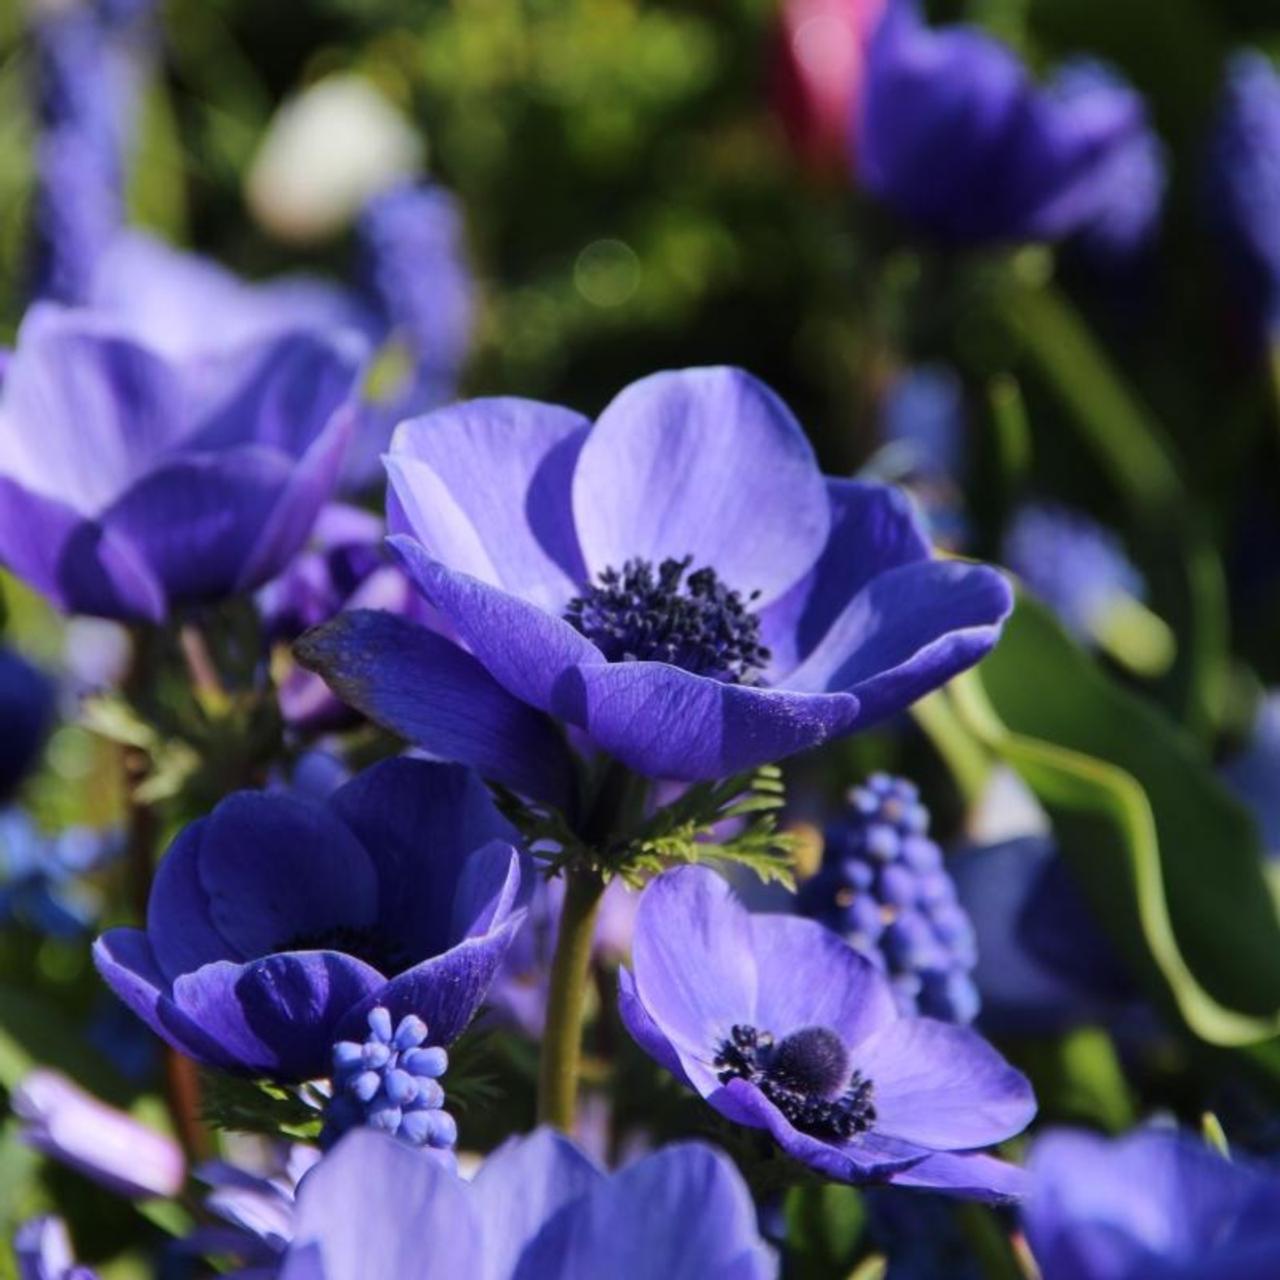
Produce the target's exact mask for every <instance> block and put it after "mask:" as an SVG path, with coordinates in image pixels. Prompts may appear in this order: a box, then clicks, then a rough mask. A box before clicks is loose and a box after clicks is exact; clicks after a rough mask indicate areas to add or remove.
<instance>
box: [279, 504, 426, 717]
mask: <svg viewBox="0 0 1280 1280" xmlns="http://www.w3.org/2000/svg"><path fill="white" fill-rule="evenodd" d="M258 607H259V609H260V611H261V613H262V617H263V622H264V624H265V626H266V630H267V634H268V635H269V636H270V637H271V638H272V639H274V640H286V641H292V640H296V639H297V638H298V637H299V636H300V635H302V633H303V632H304V631H307V630H308V629H310V628H311V627H314V626H318V625H319V624H320V623H322V622H327V621H328V620H329V619H330V618H332V617H334V616H336V615H337V614H338V613H339V612H340V611H341V610H343V609H381V610H385V611H387V612H388V613H395V614H400V615H401V616H403V617H408V618H414V619H417V620H419V621H426V619H427V613H428V610H427V606H426V602H425V601H424V600H423V599H422V596H421V595H420V594H419V592H418V590H417V588H416V587H414V585H413V583H412V582H411V581H410V579H409V578H408V577H407V575H406V574H405V572H404V570H403V569H402V568H401V567H400V566H399V564H398V563H395V562H393V561H392V560H391V558H390V557H389V556H388V554H387V552H386V550H385V547H384V528H383V523H382V521H381V520H380V519H379V518H378V517H377V516H375V515H371V514H370V513H369V512H367V511H361V510H359V509H358V508H356V507H349V506H344V505H341V504H339V503H330V505H329V506H327V507H325V509H324V510H323V511H322V512H321V513H320V518H319V519H318V520H317V521H316V526H315V529H314V531H313V533H312V537H311V544H310V546H309V547H308V549H307V550H306V551H304V552H303V553H302V554H301V555H299V556H296V557H295V558H294V560H293V561H292V563H291V564H290V565H289V567H288V568H287V569H286V570H285V571H284V573H283V574H282V575H281V576H280V577H278V578H276V579H275V580H274V581H272V582H269V583H267V585H266V586H265V587H263V589H262V591H261V592H259V594H258ZM280 709H281V711H282V712H283V714H284V717H285V719H286V720H287V721H288V722H289V723H290V724H291V725H292V726H293V727H294V728H296V729H300V730H302V731H304V732H307V733H319V732H325V731H328V730H333V729H339V728H343V727H345V726H347V725H348V724H350V723H351V722H352V721H353V720H354V719H355V713H354V712H352V710H351V709H350V708H349V707H347V706H346V705H345V704H344V703H342V702H340V701H339V700H338V699H337V698H336V697H334V695H333V694H332V693H331V692H330V691H329V688H328V686H327V685H326V684H325V683H324V681H323V680H321V679H320V677H319V676H317V675H315V674H314V673H313V672H310V671H307V670H306V669H305V668H303V667H294V668H292V669H291V670H290V671H289V672H288V674H287V675H286V676H285V678H284V680H283V681H282V683H281V686H280Z"/></svg>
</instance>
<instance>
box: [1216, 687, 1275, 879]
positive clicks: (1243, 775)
mask: <svg viewBox="0 0 1280 1280" xmlns="http://www.w3.org/2000/svg"><path fill="white" fill-rule="evenodd" d="M1221 777H1222V780H1223V782H1225V783H1226V784H1227V786H1228V787H1230V788H1231V790H1232V791H1233V792H1234V793H1235V794H1236V796H1237V797H1238V798H1239V799H1240V801H1241V802H1242V803H1243V804H1244V805H1245V806H1246V807H1247V808H1248V810H1249V812H1250V813H1251V814H1253V818H1254V821H1255V822H1256V823H1257V824H1258V834H1259V835H1260V836H1261V837H1262V844H1263V847H1264V849H1265V850H1266V853H1267V856H1268V857H1269V858H1272V859H1277V858H1280V692H1273V693H1270V694H1268V695H1267V697H1266V698H1265V699H1264V701H1263V703H1262V705H1261V706H1260V707H1259V708H1258V713H1257V715H1256V717H1255V718H1254V722H1253V730H1252V732H1251V733H1250V735H1249V741H1248V742H1247V743H1246V744H1245V746H1244V749H1243V750H1242V751H1240V752H1239V753H1237V754H1236V755H1234V756H1233V757H1232V758H1231V759H1230V760H1228V761H1227V762H1226V763H1225V764H1224V765H1223V766H1222V769H1221Z"/></svg>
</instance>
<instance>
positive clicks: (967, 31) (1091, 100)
mask: <svg viewBox="0 0 1280 1280" xmlns="http://www.w3.org/2000/svg"><path fill="white" fill-rule="evenodd" d="M1148 138H1149V125H1148V123H1147V117H1146V111H1145V108H1144V107H1143V103H1142V100H1141V98H1140V97H1138V95H1137V94H1135V93H1134V92H1133V91H1132V90H1131V89H1129V88H1128V87H1127V86H1115V85H1114V84H1110V85H1108V84H1101V83H1095V84H1094V85H1093V86H1092V87H1091V88H1090V90H1089V92H1088V93H1087V94H1086V93H1082V92H1080V91H1079V85H1078V82H1077V83H1076V85H1075V86H1074V87H1073V86H1072V85H1071V82H1070V81H1069V82H1068V90H1067V91H1066V92H1064V91H1063V90H1062V89H1061V88H1052V87H1044V88H1041V87H1039V86H1037V85H1036V84H1035V82H1034V81H1033V80H1032V79H1031V76H1030V74H1029V72H1028V71H1027V69H1026V67H1025V66H1023V64H1022V63H1021V62H1020V61H1019V59H1018V58H1017V56H1016V55H1015V54H1014V53H1013V51H1012V50H1011V49H1009V48H1008V47H1007V46H1005V45H1004V44H1002V43H1000V42H999V41H998V40H995V39H993V38H992V37H991V36H989V35H986V34H984V33H983V32H981V31H979V30H977V29H976V28H973V27H967V26H953V27H946V28H941V29H937V30H931V29H930V28H929V27H927V26H926V25H925V24H924V23H923V22H922V20H921V18H920V15H919V12H918V10H917V7H916V5H915V4H914V3H913V2H912V0H893V2H892V3H891V4H890V7H889V9H888V10H887V12H886V14H885V16H884V18H883V19H882V21H881V23H880V26H879V28H878V29H877V31H876V34H875V37H874V38H873V40H872V42H871V48H870V53H869V55H868V60H867V72H866V81H865V86H864V96H863V104H862V117H861V129H860V133H859V141H858V151H857V169H858V176H859V178H860V179H861V181H862V182H863V183H864V184H865V186H866V187H867V188H868V189H869V190H870V191H872V192H873V193H874V194H875V195H877V196H879V197H880V198H881V199H882V200H884V201H885V202H886V203H887V204H889V205H890V206H891V207H892V208H893V209H894V210H895V211H896V212H897V213H898V214H900V215H901V216H902V217H903V218H905V219H907V220H908V221H909V222H911V223H913V224H915V225H916V226H917V227H919V228H920V229H921V230H923V231H926V232H929V233H930V234H932V235H934V236H937V237H939V238H941V239H943V240H946V241H951V242H956V243H962V244H964V243H982V242H997V243H999V242H1016V241H1020V240H1062V239H1065V238H1067V237H1069V236H1072V235H1074V234H1076V233H1078V232H1084V231H1086V230H1090V229H1097V228H1100V227H1103V226H1106V225H1108V224H1109V223H1110V222H1111V221H1112V220H1113V219H1117V220H1123V218H1124V217H1127V211H1129V210H1130V209H1131V207H1132V205H1133V204H1134V197H1133V192H1132V190H1131V188H1130V186H1129V180H1130V177H1131V174H1130V171H1129V164H1128V162H1127V161H1126V159H1125V157H1130V158H1131V157H1132V156H1133V154H1134V152H1135V149H1136V147H1138V146H1139V145H1146V141H1145V140H1146V139H1148ZM1117 208H1118V209H1120V210H1121V211H1124V212H1122V213H1120V214H1117V213H1116V212H1114V211H1115V210H1116V209H1117Z"/></svg>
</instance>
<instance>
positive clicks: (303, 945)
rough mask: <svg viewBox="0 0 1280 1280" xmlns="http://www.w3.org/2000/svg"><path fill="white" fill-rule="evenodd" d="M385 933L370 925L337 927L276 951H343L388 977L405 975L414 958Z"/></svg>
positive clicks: (295, 940) (301, 936)
mask: <svg viewBox="0 0 1280 1280" xmlns="http://www.w3.org/2000/svg"><path fill="white" fill-rule="evenodd" d="M385 932H386V931H385V930H383V929H378V928H374V927H373V926H370V925H345V924H342V925H335V926H334V927H333V928H331V929H318V930H316V931H315V932H313V933H300V934H298V935H297V936H295V937H292V938H290V939H288V941H286V942H282V943H281V944H280V945H279V946H277V947H275V948H274V950H276V951H341V952H342V953H343V954H344V955H348V956H354V957H355V958H356V959H357V960H363V961H364V962H365V964H371V965H372V966H373V967H374V968H375V969H377V970H378V972H379V973H382V974H385V975H387V976H388V977H390V976H393V975H394V974H397V973H403V972H404V970H405V969H407V968H408V967H409V966H410V964H412V962H413V961H412V957H411V956H408V955H406V954H405V952H404V949H403V948H402V947H401V946H400V945H399V944H398V943H396V942H394V941H392V940H389V939H388V938H387V937H386V936H385Z"/></svg>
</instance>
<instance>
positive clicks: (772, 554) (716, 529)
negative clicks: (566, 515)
mask: <svg viewBox="0 0 1280 1280" xmlns="http://www.w3.org/2000/svg"><path fill="white" fill-rule="evenodd" d="M573 510H574V517H575V520H576V523H577V529H578V538H579V541H580V543H581V546H582V551H583V556H584V558H585V560H586V566H587V570H588V573H589V574H590V576H591V577H592V578H595V577H596V575H598V574H599V573H600V572H601V571H602V570H604V569H608V568H614V569H621V568H622V566H623V565H624V564H625V563H626V561H628V560H630V559H632V558H633V557H637V556H639V557H644V558H646V559H648V560H651V561H652V562H653V563H654V564H658V563H660V562H661V561H662V560H664V559H666V558H668V557H674V558H675V559H681V558H683V557H684V556H692V557H693V567H694V568H702V567H703V566H710V567H711V568H713V569H714V570H715V571H716V573H717V574H718V575H719V576H720V578H721V579H722V580H723V581H724V582H726V583H728V585H729V586H730V587H731V588H732V589H733V590H735V591H739V592H741V593H742V594H743V595H744V596H748V595H751V594H752V593H753V592H759V593H760V595H759V603H760V604H761V605H764V604H768V603H769V602H770V601H771V600H775V599H777V598H778V597H779V596H781V595H782V594H783V593H784V592H785V591H786V590H787V588H789V587H790V586H792V585H793V584H794V583H796V582H798V581H799V580H800V579H801V578H802V577H803V576H804V575H805V574H806V573H807V572H808V571H809V569H810V568H811V567H812V566H813V564H814V562H815V561H816V560H817V559H818V556H819V554H820V553H821V551H822V548H823V545H824V544H825V542H826V538H827V531H828V527H829V521H830V516H829V509H828V504H827V501H826V495H825V481H824V480H823V478H822V475H821V473H820V472H819V471H818V467H817V463H816V461H815V459H814V456H813V450H812V448H811V447H810V445H809V442H808V440H807V439H806V437H805V434H804V432H803V430H802V429H801V427H800V425H799V423H797V422H796V420H795V418H794V417H793V416H792V414H791V411H790V410H789V409H788V408H787V407H786V405H785V404H783V402H782V401H781V400H780V399H779V398H778V397H777V396H776V395H774V393H773V392H772V391H771V390H769V388H768V387H766V386H765V385H764V383H762V382H760V381H759V380H758V379H756V378H753V377H751V375H750V374H747V373H744V372H743V371H742V370H740V369H730V368H713V369H685V370H681V371H679V372H674V373H659V374H654V375H652V376H651V377H648V378H643V379H641V380H640V381H639V382H635V383H632V384H631V386H629V387H627V388H625V389H624V390H623V391H622V392H620V393H619V394H618V395H617V396H616V397H615V399H614V400H613V402H612V403H611V404H610V405H609V406H608V407H607V408H606V409H605V411H604V413H602V414H601V415H600V419H599V421H598V422H597V423H596V425H595V427H594V428H593V429H592V431H591V433H590V435H589V436H588V437H587V441H586V443H585V444H584V445H583V447H582V453H581V455H580V456H579V459H578V466H577V469H576V471H575V473H574V478H573Z"/></svg>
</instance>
